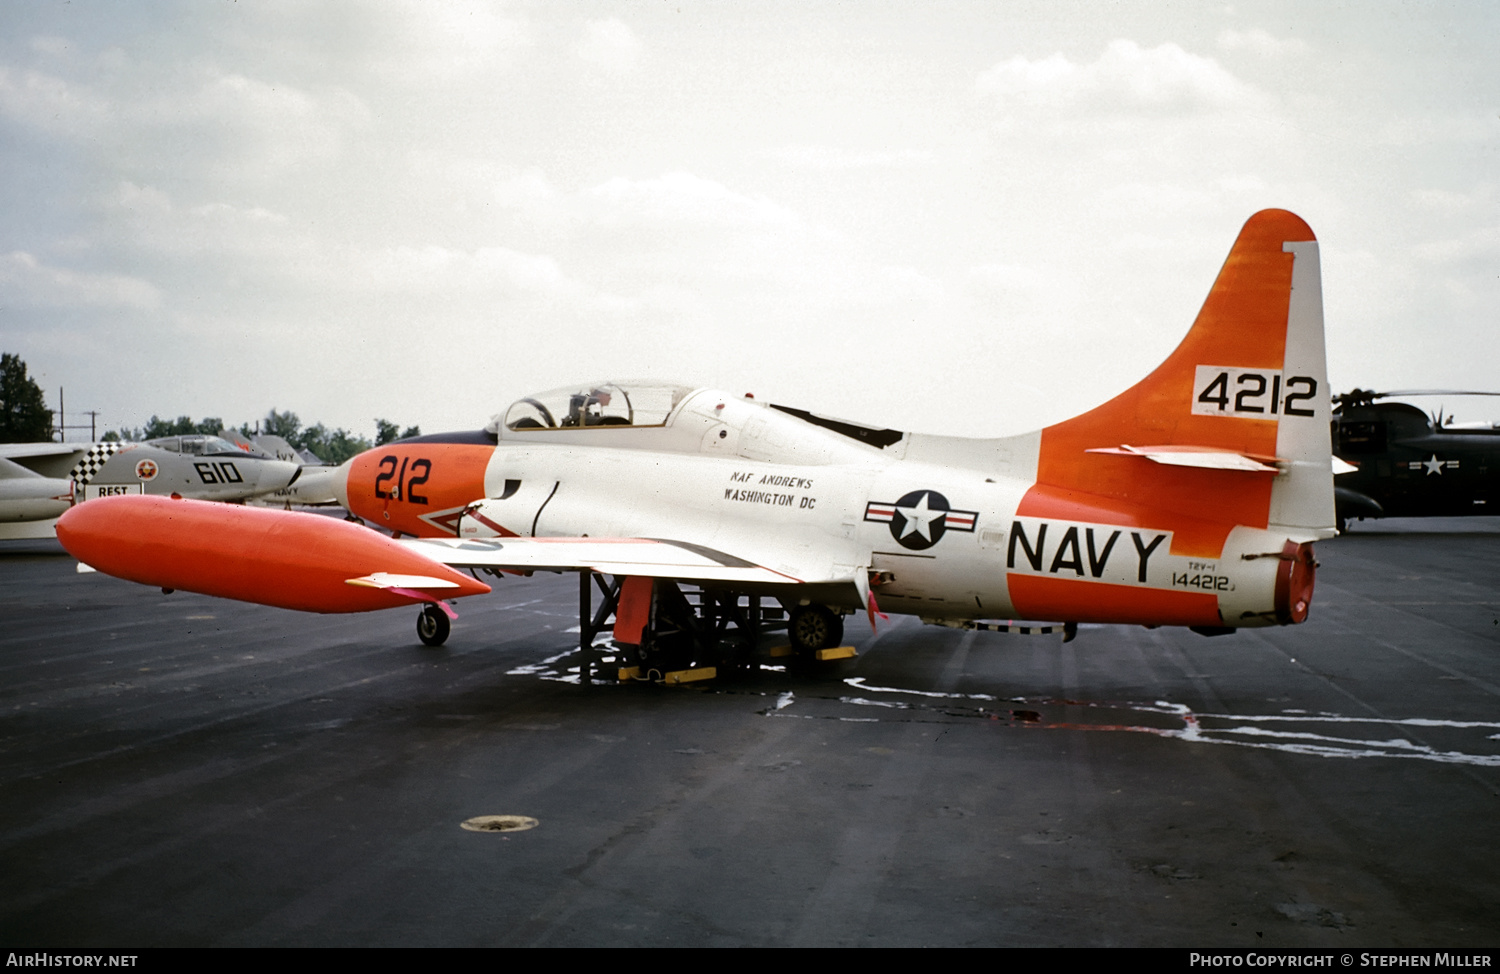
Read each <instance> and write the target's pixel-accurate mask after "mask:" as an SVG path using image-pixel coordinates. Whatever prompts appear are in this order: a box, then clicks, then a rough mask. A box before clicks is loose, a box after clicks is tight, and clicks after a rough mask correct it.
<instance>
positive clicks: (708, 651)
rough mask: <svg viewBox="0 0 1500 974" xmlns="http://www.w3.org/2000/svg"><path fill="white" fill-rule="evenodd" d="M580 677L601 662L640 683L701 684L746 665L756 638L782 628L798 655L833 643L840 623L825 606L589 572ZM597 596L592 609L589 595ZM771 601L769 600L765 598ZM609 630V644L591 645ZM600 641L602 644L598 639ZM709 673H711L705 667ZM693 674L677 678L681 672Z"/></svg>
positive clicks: (583, 593) (584, 581)
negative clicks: (599, 599) (789, 603)
mask: <svg viewBox="0 0 1500 974" xmlns="http://www.w3.org/2000/svg"><path fill="white" fill-rule="evenodd" d="M578 582H579V588H578V620H579V626H578V630H579V632H578V644H579V646H578V648H579V650H580V651H581V657H582V662H581V664H580V666H579V672H578V675H579V678H580V680H581V681H582V682H583V683H589V682H590V681H591V679H592V677H593V674H594V672H595V671H596V670H597V669H602V667H603V666H604V664H605V662H606V658H608V659H609V660H611V661H612V665H614V666H618V667H619V668H620V669H621V670H622V671H624V670H628V669H632V668H633V669H634V670H635V671H636V672H637V674H638V675H639V676H640V677H642V678H651V679H656V680H661V679H664V678H665V679H667V680H668V682H672V681H673V679H674V677H673V674H677V678H685V679H701V678H703V674H704V672H705V671H708V675H713V671H717V672H718V674H720V675H722V674H723V673H724V671H725V670H734V669H737V668H739V667H743V666H747V665H753V663H754V654H755V651H756V650H757V649H758V648H760V642H761V637H762V636H763V635H765V634H767V633H770V632H774V631H776V630H780V629H786V630H787V634H788V636H789V637H790V641H791V643H792V648H793V649H794V650H796V652H797V654H798V655H801V656H807V657H811V656H813V655H814V654H815V653H816V652H817V651H818V650H821V649H827V648H830V647H833V646H837V645H839V642H840V641H841V640H842V639H843V636H844V620H843V618H842V617H841V616H840V615H839V614H838V613H837V612H835V611H834V610H832V609H830V608H828V607H827V606H825V605H801V606H796V607H794V608H792V609H791V610H790V614H788V612H787V611H786V610H784V609H783V608H782V607H781V605H778V604H776V603H775V602H774V601H772V604H770V605H762V604H761V602H762V598H761V596H759V595H741V594H739V593H737V592H723V591H719V590H717V589H709V588H698V589H696V590H694V589H691V588H690V589H689V590H687V591H684V590H683V589H682V587H681V586H679V584H678V583H677V582H675V581H673V580H671V579H655V580H652V579H645V578H631V579H622V578H607V577H606V576H604V575H600V574H598V573H596V572H590V571H583V572H580V573H579V579H578ZM596 588H597V589H598V591H599V594H601V595H602V596H603V597H604V598H603V602H602V603H600V604H599V605H597V606H596V605H595V604H594V590H595V589H596ZM767 601H771V600H767ZM605 633H609V634H611V635H613V637H614V639H613V640H612V641H611V642H609V643H608V644H606V645H603V646H597V647H596V646H595V645H594V643H595V640H596V639H598V637H600V636H601V635H603V634H605ZM601 642H602V640H601ZM709 668H712V670H709ZM689 672H690V673H693V674H694V675H693V676H689V677H683V676H682V675H683V674H685V673H689Z"/></svg>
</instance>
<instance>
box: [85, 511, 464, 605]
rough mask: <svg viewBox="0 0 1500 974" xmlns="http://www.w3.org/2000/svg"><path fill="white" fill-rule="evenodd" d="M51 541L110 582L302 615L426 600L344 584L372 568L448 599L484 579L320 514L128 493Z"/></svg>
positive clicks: (413, 586) (371, 572)
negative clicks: (109, 577)
mask: <svg viewBox="0 0 1500 974" xmlns="http://www.w3.org/2000/svg"><path fill="white" fill-rule="evenodd" d="M57 538H58V540H59V541H61V542H62V546H63V547H64V548H66V549H67V550H68V553H69V554H71V555H72V556H73V557H75V558H77V559H78V560H79V561H81V562H83V563H84V564H86V565H89V566H91V567H93V568H96V569H98V570H99V571H101V572H104V573H105V574H108V575H113V576H115V577H116V578H123V579H127V580H129V581H132V582H140V583H141V584H143V585H156V586H160V587H162V588H169V589H179V588H180V589H182V590H184V591H187V592H199V593H201V594H203V595H217V596H219V597H221V598H227V599H239V600H241V601H244V602H257V603H260V604H261V605H274V606H279V607H280V608H283V609H300V610H302V611H304V612H365V611H368V610H370V609H388V608H392V607H395V606H402V605H412V604H414V603H416V602H420V601H423V599H421V598H418V597H413V596H412V595H403V594H400V593H399V592H395V591H392V590H390V589H387V588H372V587H369V586H368V585H350V584H349V580H350V579H357V578H363V577H366V576H369V575H372V574H375V573H378V572H383V573H385V574H387V575H400V576H418V577H420V578H421V579H423V580H424V581H425V584H421V585H416V584H412V583H411V582H410V580H409V579H408V580H407V581H406V582H405V583H404V584H405V585H406V587H407V588H408V589H419V590H420V592H421V594H423V595H427V596H431V597H433V598H439V599H448V598H457V597H459V596H464V595H480V594H483V593H485V592H488V591H489V590H490V587H489V586H488V585H486V584H484V583H483V582H480V581H476V580H475V579H473V578H470V577H469V576H468V575H462V574H460V573H458V572H456V571H454V570H453V569H451V568H449V567H448V566H446V565H443V564H440V563H438V562H435V561H433V560H432V559H431V558H428V557H426V556H424V555H420V554H417V553H416V552H414V551H409V550H407V549H406V548H404V547H402V546H401V545H400V544H398V543H397V542H395V541H392V540H391V539H389V538H387V537H384V536H383V535H380V534H376V533H375V532H374V531H371V530H369V529H368V528H363V527H360V526H358V525H355V524H350V523H349V522H347V521H340V520H337V519H335V518H331V517H324V516H322V515H319V514H300V513H295V512H291V511H274V510H265V509H262V508H256V507H238V506H232V505H227V504H214V503H209V502H207V501H191V500H180V499H177V500H174V499H172V498H168V497H152V496H142V495H126V496H120V497H102V498H100V499H98V500H93V501H89V502H88V503H85V504H79V505H78V506H76V507H74V508H72V509H71V510H69V511H68V512H67V513H66V514H64V515H63V516H62V517H61V518H60V519H59V520H58V522H57Z"/></svg>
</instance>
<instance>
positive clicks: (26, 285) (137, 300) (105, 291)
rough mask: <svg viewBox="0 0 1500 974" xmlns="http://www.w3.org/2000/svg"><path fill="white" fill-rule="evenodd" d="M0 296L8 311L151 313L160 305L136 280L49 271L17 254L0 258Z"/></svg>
mask: <svg viewBox="0 0 1500 974" xmlns="http://www.w3.org/2000/svg"><path fill="white" fill-rule="evenodd" d="M0 292H3V293H4V294H5V299H4V303H5V304H6V305H8V306H11V307H15V306H22V307H40V308H79V307H94V308H129V309H135V310H139V311H151V310H154V309H156V308H157V307H158V306H159V305H160V304H161V292H160V291H158V290H157V289H156V287H154V286H153V285H151V284H150V283H148V282H146V281H143V280H141V279H140V278H136V277H129V276H127V275H124V274H91V273H88V272H86V271H73V270H68V269H67V268H63V267H50V266H48V265H46V264H43V263H42V262H41V261H39V260H37V259H36V257H35V256H33V255H32V254H28V253H26V252H24V251H20V250H15V251H11V252H10V253H9V254H6V255H5V256H4V257H0Z"/></svg>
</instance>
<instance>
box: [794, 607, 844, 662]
mask: <svg viewBox="0 0 1500 974" xmlns="http://www.w3.org/2000/svg"><path fill="white" fill-rule="evenodd" d="M786 632H787V636H788V637H789V638H790V639H791V641H792V647H793V648H794V649H796V650H797V651H798V652H799V653H809V654H810V653H815V652H817V651H818V650H820V649H828V648H830V647H833V646H837V645H838V644H839V643H840V642H841V641H842V640H843V638H844V619H843V617H842V616H840V615H839V614H838V613H836V612H834V611H833V610H832V609H830V608H829V607H828V606H826V605H799V606H797V607H796V608H794V609H793V610H792V612H791V615H790V617H789V618H788V619H787V627H786Z"/></svg>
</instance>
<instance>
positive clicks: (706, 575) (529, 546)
mask: <svg viewBox="0 0 1500 974" xmlns="http://www.w3.org/2000/svg"><path fill="white" fill-rule="evenodd" d="M401 544H402V545H403V546H405V547H406V548H408V549H410V550H412V551H416V552H420V553H421V554H423V555H426V556H427V557H429V558H431V559H433V560H434V561H438V562H442V563H443V564H445V565H449V566H452V567H456V568H491V569H500V570H505V571H516V572H530V571H579V570H582V569H592V570H593V571H596V572H602V573H605V574H609V575H643V576H647V577H650V578H676V579H682V580H684V581H688V582H700V581H701V582H735V583H740V584H759V585H799V584H805V583H809V582H821V583H827V582H845V583H848V584H851V585H854V584H857V582H856V577H855V574H854V572H852V571H851V572H850V573H849V574H848V575H847V576H845V577H839V578H834V577H828V572H827V571H826V570H825V571H822V572H816V571H814V572H808V573H807V575H808V576H809V577H799V576H798V575H792V574H788V573H786V572H783V571H776V570H775V569H771V568H767V567H765V566H763V565H759V564H756V563H755V562H752V561H746V560H745V559H743V558H738V557H736V556H734V555H730V554H726V553H725V552H722V551H717V550H715V549H713V548H709V547H705V546H704V545H698V544H693V543H691V542H687V541H673V540H670V539H666V538H505V539H496V540H493V541H489V540H486V541H480V540H468V539H465V540H460V539H457V538H455V539H451V540H450V539H446V538H443V539H428V538H424V539H413V540H406V541H402V542H401Z"/></svg>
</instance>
